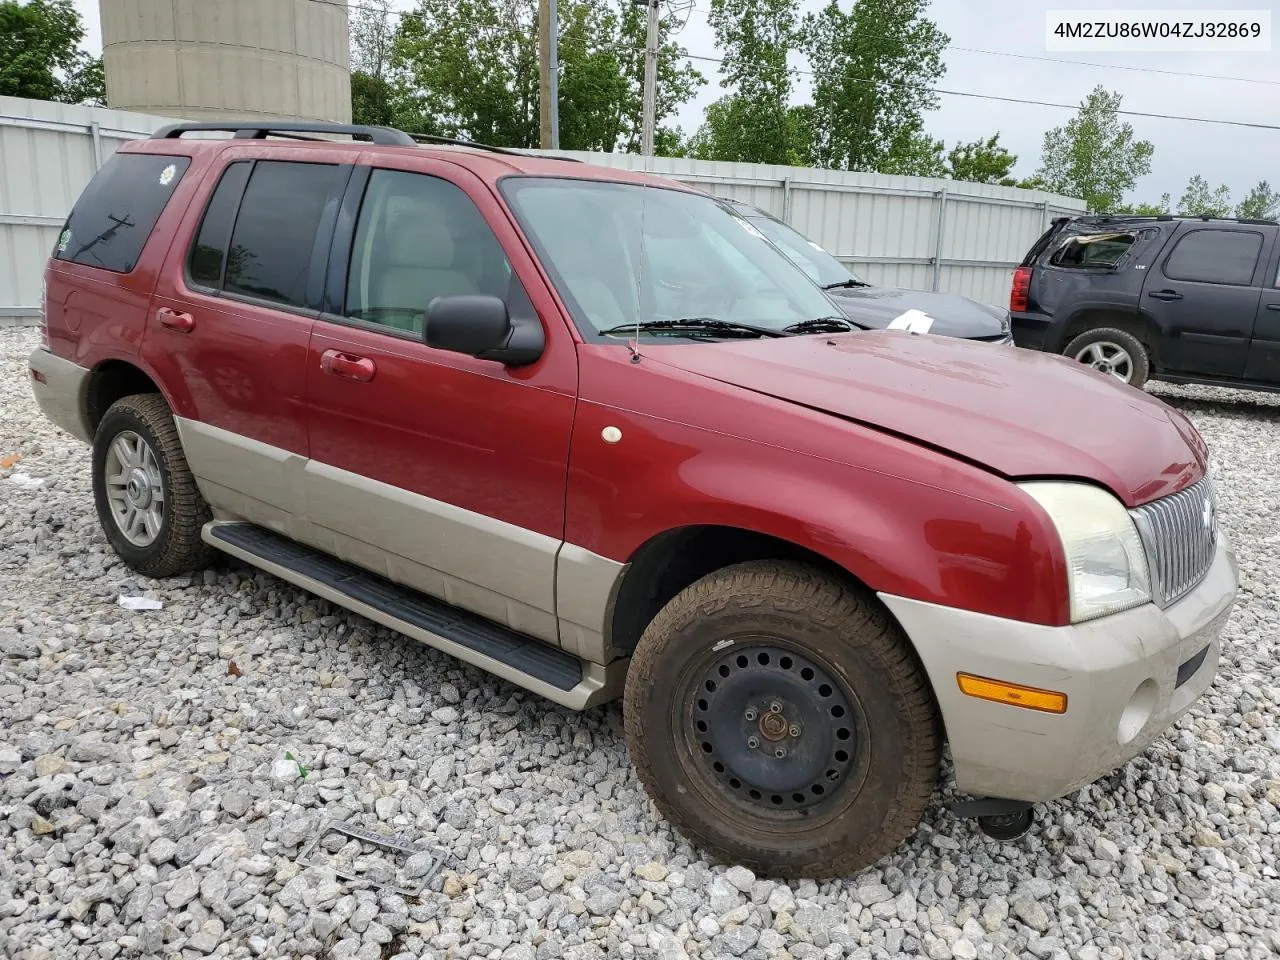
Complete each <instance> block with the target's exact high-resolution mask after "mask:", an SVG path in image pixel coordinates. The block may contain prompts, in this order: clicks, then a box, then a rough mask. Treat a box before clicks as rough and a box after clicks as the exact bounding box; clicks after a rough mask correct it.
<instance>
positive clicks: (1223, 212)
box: [1178, 173, 1232, 217]
mask: <svg viewBox="0 0 1280 960" xmlns="http://www.w3.org/2000/svg"><path fill="white" fill-rule="evenodd" d="M1231 210H1232V204H1231V188H1230V187H1228V186H1227V185H1226V184H1222V185H1221V186H1219V187H1218V188H1217V189H1215V190H1210V189H1209V181H1207V180H1206V179H1205V178H1204V177H1202V176H1200V174H1198V173H1197V174H1196V175H1195V176H1194V177H1192V178H1191V179H1190V180H1189V181H1188V182H1187V189H1186V190H1184V191H1183V192H1182V199H1181V200H1179V201H1178V215H1179V216H1181V217H1229V216H1231Z"/></svg>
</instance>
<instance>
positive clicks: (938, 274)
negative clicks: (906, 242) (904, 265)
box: [933, 187, 947, 290]
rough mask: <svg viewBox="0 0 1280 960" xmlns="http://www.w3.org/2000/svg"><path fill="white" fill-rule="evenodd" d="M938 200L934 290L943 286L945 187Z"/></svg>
mask: <svg viewBox="0 0 1280 960" xmlns="http://www.w3.org/2000/svg"><path fill="white" fill-rule="evenodd" d="M936 196H937V198H938V235H937V236H936V237H934V242H933V289H934V290H937V289H938V288H939V286H941V284H942V241H943V238H944V237H945V236H946V232H947V190H946V188H945V187H944V188H943V189H941V190H939V191H938V192H937V194H936Z"/></svg>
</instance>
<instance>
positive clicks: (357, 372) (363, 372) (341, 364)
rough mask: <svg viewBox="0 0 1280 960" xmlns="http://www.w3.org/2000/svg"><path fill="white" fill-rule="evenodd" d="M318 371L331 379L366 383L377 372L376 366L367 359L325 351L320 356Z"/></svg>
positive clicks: (339, 352) (337, 351)
mask: <svg viewBox="0 0 1280 960" xmlns="http://www.w3.org/2000/svg"><path fill="white" fill-rule="evenodd" d="M320 369H321V370H323V371H324V372H325V373H327V374H329V375H330V376H333V377H344V378H345V379H347V380H359V381H360V382H361V383H368V382H369V381H370V380H372V379H373V375H374V374H375V373H376V372H377V370H378V368H377V365H376V364H374V362H373V361H372V360H370V359H369V358H368V357H356V356H353V355H351V354H349V353H343V352H342V351H341V350H326V351H325V352H324V353H322V354H320Z"/></svg>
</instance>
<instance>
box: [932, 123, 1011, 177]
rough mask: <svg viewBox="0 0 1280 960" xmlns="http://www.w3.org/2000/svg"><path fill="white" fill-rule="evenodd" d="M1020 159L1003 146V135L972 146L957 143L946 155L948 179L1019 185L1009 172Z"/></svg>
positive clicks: (977, 142)
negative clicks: (1001, 143) (1001, 138)
mask: <svg viewBox="0 0 1280 960" xmlns="http://www.w3.org/2000/svg"><path fill="white" fill-rule="evenodd" d="M1017 162H1018V158H1017V157H1016V156H1014V155H1013V154H1012V153H1010V152H1009V151H1008V150H1006V149H1005V148H1004V147H1002V146H1000V134H998V133H997V134H995V135H994V136H990V137H988V138H987V139H986V140H974V141H973V142H972V143H957V144H956V145H955V146H954V147H952V148H951V151H950V152H949V153H948V154H947V176H948V177H950V178H951V179H952V180H962V181H964V182H966V183H995V184H999V185H1000V186H1002V187H1012V186H1015V185H1016V184H1017V182H1018V181H1017V180H1015V179H1014V178H1013V177H1012V176H1010V172H1011V171H1012V170H1013V165H1014V164H1015V163H1017Z"/></svg>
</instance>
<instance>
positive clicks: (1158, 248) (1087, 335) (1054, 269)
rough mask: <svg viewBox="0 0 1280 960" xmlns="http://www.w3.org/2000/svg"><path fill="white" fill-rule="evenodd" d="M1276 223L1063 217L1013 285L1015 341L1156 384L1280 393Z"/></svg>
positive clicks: (1011, 302) (1030, 255)
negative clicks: (1156, 380) (1167, 383)
mask: <svg viewBox="0 0 1280 960" xmlns="http://www.w3.org/2000/svg"><path fill="white" fill-rule="evenodd" d="M1277 226H1280V225H1278V224H1277V223H1276V221H1274V220H1220V219H1213V218H1208V217H1197V218H1190V217H1185V218H1184V217H1168V216H1166V217H1112V216H1084V217H1074V218H1070V217H1063V218H1061V219H1058V220H1055V221H1053V225H1052V226H1051V227H1050V228H1049V229H1048V230H1046V231H1045V233H1044V234H1043V235H1042V236H1041V237H1040V239H1039V240H1037V241H1036V243H1035V245H1034V246H1033V247H1032V248H1031V250H1030V252H1028V253H1027V256H1026V257H1025V259H1023V261H1022V265H1021V266H1020V267H1018V269H1017V271H1016V272H1015V273H1014V277H1013V289H1012V292H1011V293H1010V296H1009V311H1010V315H1011V316H1012V319H1013V337H1014V342H1015V343H1017V344H1018V346H1020V347H1030V348H1033V349H1036V350H1045V351H1048V352H1051V353H1062V354H1065V355H1066V356H1068V357H1074V358H1075V359H1076V360H1079V361H1080V362H1081V363H1087V364H1090V365H1091V366H1093V367H1095V368H1096V369H1098V370H1101V371H1103V372H1105V373H1109V374H1111V375H1112V376H1115V377H1117V378H1119V379H1121V380H1124V381H1125V382H1126V383H1129V384H1132V385H1133V386H1138V387H1140V386H1141V385H1142V384H1143V383H1145V382H1146V381H1147V380H1148V379H1160V380H1168V381H1170V382H1171V383H1206V384H1214V385H1217V386H1225V387H1247V388H1252V389H1259V390H1278V391H1280V284H1278V280H1277V266H1278V265H1277V260H1278V259H1280V243H1277V233H1280V230H1277Z"/></svg>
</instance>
